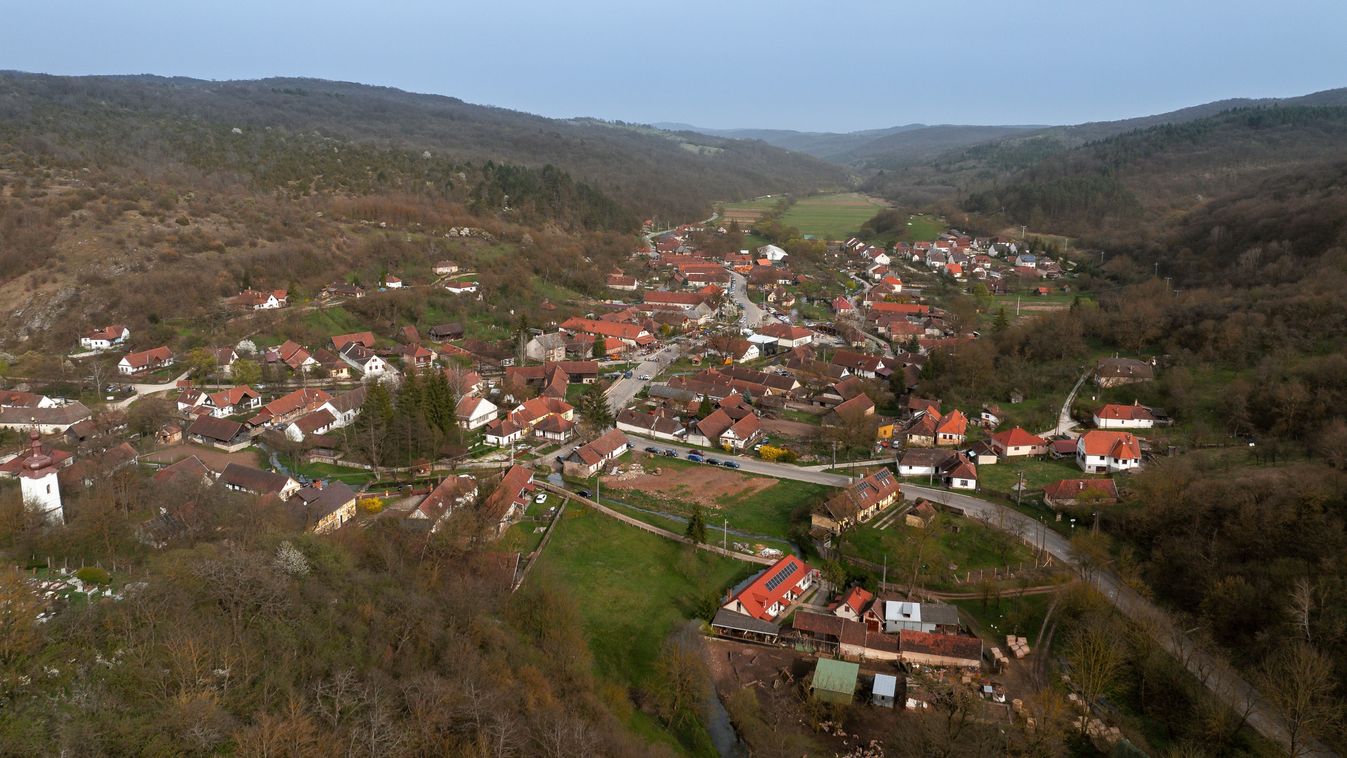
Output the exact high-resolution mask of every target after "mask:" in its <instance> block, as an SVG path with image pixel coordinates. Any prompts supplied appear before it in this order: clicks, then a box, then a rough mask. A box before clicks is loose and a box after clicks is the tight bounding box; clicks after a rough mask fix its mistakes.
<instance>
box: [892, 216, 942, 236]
mask: <svg viewBox="0 0 1347 758" xmlns="http://www.w3.org/2000/svg"><path fill="white" fill-rule="evenodd" d="M943 231H945V221H944V219H941V218H937V217H935V216H928V215H926V214H924V213H923V214H918V215H915V216H913V217H912V218H911V219H909V220H908V222H907V226H906V227H905V228H904V230H903V231H902V232H900V233H899V234H898V239H900V240H903V241H904V242H931V241H933V240H935V238H936V237H938V236H940V233H941V232H943Z"/></svg>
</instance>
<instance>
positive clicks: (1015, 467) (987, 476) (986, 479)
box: [978, 456, 1107, 499]
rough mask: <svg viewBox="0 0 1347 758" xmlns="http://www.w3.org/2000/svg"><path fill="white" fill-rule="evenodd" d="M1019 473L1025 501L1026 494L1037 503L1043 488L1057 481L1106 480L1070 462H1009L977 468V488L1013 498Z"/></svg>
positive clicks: (1037, 459)
mask: <svg viewBox="0 0 1347 758" xmlns="http://www.w3.org/2000/svg"><path fill="white" fill-rule="evenodd" d="M1021 471H1023V472H1024V486H1025V490H1024V496H1025V499H1029V497H1030V493H1034V494H1033V497H1034V498H1035V499H1037V498H1038V497H1039V490H1042V489H1043V486H1044V485H1046V484H1052V483H1053V482H1056V481H1058V480H1061V479H1096V478H1107V477H1096V476H1092V475H1087V474H1086V473H1085V472H1083V471H1081V470H1080V467H1079V466H1077V465H1076V463H1075V460H1074V459H1072V458H1062V459H1060V460H1054V459H1052V458H1049V457H1046V456H1045V457H1043V458H1010V459H1008V460H1006V461H1003V462H1001V463H998V464H996V465H994V466H978V488H979V489H988V490H992V491H995V492H1000V493H1011V494H1014V492H1015V490H1014V486H1015V483H1016V482H1018V481H1019V474H1020V472H1021Z"/></svg>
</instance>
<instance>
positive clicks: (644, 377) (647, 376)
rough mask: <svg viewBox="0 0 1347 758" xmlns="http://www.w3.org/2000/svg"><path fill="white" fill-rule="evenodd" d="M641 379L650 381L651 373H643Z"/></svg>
mask: <svg viewBox="0 0 1347 758" xmlns="http://www.w3.org/2000/svg"><path fill="white" fill-rule="evenodd" d="M640 379H641V381H643V382H648V381H650V375H649V374H641V376H640Z"/></svg>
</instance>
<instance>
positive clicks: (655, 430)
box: [617, 408, 687, 442]
mask: <svg viewBox="0 0 1347 758" xmlns="http://www.w3.org/2000/svg"><path fill="white" fill-rule="evenodd" d="M617 428H618V429H621V430H622V431H624V432H627V433H628V434H636V435H640V436H642V437H650V438H652V439H657V440H667V441H669V442H682V441H683V437H684V436H685V435H686V434H687V429H686V428H685V427H684V426H683V424H682V423H681V422H680V421H679V420H678V419H677V418H673V417H670V416H664V415H659V414H655V413H642V412H640V411H636V410H632V409H630V408H626V409H623V410H622V411H621V412H619V413H618V414H617Z"/></svg>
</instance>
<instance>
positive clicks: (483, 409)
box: [454, 395, 500, 429]
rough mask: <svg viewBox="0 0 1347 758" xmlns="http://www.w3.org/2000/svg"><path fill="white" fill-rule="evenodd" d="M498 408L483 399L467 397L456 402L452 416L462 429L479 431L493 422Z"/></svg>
mask: <svg viewBox="0 0 1347 758" xmlns="http://www.w3.org/2000/svg"><path fill="white" fill-rule="evenodd" d="M499 411H500V408H498V407H496V404H495V403H493V402H491V401H490V400H487V399H486V398H483V397H475V396H473V395H467V396H465V397H464V398H463V399H461V400H459V401H458V407H457V408H455V409H454V416H455V418H457V419H458V425H459V426H461V427H463V428H464V429H480V428H481V427H484V426H486V425H487V424H489V423H491V422H492V421H494V420H495V418H496V414H497V412H499Z"/></svg>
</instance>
